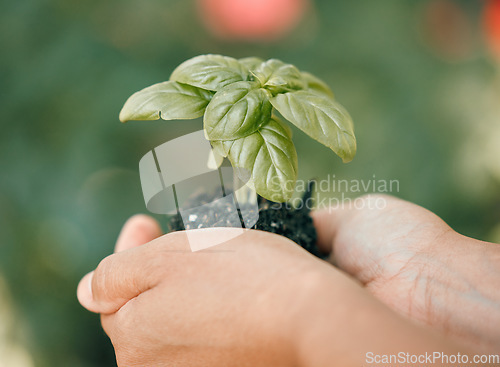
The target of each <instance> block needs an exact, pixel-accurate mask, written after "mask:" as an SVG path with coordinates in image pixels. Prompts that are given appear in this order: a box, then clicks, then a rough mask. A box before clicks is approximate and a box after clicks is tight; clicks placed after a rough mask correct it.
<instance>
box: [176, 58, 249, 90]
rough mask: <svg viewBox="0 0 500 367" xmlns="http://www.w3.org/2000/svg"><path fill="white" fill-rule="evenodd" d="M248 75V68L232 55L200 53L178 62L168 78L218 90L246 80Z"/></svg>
mask: <svg viewBox="0 0 500 367" xmlns="http://www.w3.org/2000/svg"><path fill="white" fill-rule="evenodd" d="M249 76H250V75H249V70H248V69H247V68H246V67H245V66H244V65H243V64H241V63H240V62H238V60H236V59H234V58H232V57H227V56H220V55H201V56H196V57H193V58H192V59H189V60H187V61H185V62H183V63H182V64H180V65H179V66H178V67H177V68H176V69H175V70H174V72H173V73H172V75H171V76H170V80H173V81H176V82H179V83H184V84H189V85H192V86H195V87H198V88H202V89H207V90H212V91H218V90H220V89H222V88H223V87H225V86H226V85H228V84H231V83H234V82H239V81H245V80H248V78H249Z"/></svg>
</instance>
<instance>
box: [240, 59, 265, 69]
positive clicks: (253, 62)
mask: <svg viewBox="0 0 500 367" xmlns="http://www.w3.org/2000/svg"><path fill="white" fill-rule="evenodd" d="M238 61H239V62H240V64H242V65H243V66H245V67H246V68H247V69H248V70H255V69H256V68H257V67H258V66H259V65H260V64H262V63H263V62H264V60H262V59H260V58H258V57H245V58H243V59H239V60H238Z"/></svg>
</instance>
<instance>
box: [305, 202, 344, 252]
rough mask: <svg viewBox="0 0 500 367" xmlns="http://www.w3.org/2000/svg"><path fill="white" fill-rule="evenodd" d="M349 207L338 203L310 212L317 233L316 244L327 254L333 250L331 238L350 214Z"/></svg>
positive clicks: (332, 238)
mask: <svg viewBox="0 0 500 367" xmlns="http://www.w3.org/2000/svg"><path fill="white" fill-rule="evenodd" d="M350 214H351V213H350V209H348V208H346V207H343V206H342V205H339V206H338V207H335V208H334V207H331V208H327V209H321V210H317V211H314V212H312V213H311V217H312V218H313V223H314V227H315V228H316V232H317V235H318V238H317V242H316V243H317V245H318V247H319V249H320V250H321V252H323V253H326V254H329V253H331V252H332V250H333V240H334V238H335V236H336V234H337V233H338V231H339V229H340V228H341V226H342V223H343V222H345V221H346V219H347V217H348V216H350Z"/></svg>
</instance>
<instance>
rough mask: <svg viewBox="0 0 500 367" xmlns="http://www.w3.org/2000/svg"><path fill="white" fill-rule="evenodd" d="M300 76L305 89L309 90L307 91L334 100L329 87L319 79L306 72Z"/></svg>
mask: <svg viewBox="0 0 500 367" xmlns="http://www.w3.org/2000/svg"><path fill="white" fill-rule="evenodd" d="M301 74H302V78H303V79H304V81H305V82H306V83H307V88H309V90H311V91H313V92H316V93H319V94H324V95H325V96H327V97H329V98H335V96H334V94H333V92H332V90H331V89H330V87H329V86H328V85H327V84H326V83H325V82H324V81H322V80H321V79H320V78H318V77H317V76H315V75H313V74H311V73H308V72H306V71H304V72H302V73H301Z"/></svg>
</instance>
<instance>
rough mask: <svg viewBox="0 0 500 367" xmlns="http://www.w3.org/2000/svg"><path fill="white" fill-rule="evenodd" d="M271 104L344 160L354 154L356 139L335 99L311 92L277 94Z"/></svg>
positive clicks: (352, 128) (344, 113)
mask: <svg viewBox="0 0 500 367" xmlns="http://www.w3.org/2000/svg"><path fill="white" fill-rule="evenodd" d="M271 103H272V105H273V106H274V107H275V108H276V109H277V110H278V111H279V112H280V113H281V115H282V116H283V117H284V118H286V119H287V120H288V121H290V122H291V123H293V124H294V125H295V126H297V127H298V128H299V129H301V130H302V131H304V132H305V133H306V134H307V135H309V136H310V137H311V138H313V139H315V140H317V141H319V142H320V143H322V144H324V145H326V146H327V147H329V148H330V149H332V150H333V151H334V152H335V153H336V154H337V155H338V156H339V157H340V158H342V160H343V161H344V162H349V161H351V160H352V159H353V158H354V155H355V154H356V138H355V137H354V127H353V123H352V119H351V117H350V116H349V113H348V112H347V111H346V110H345V109H344V107H342V106H341V105H340V104H339V103H337V102H336V101H334V100H332V99H329V98H326V97H323V96H320V95H318V94H316V93H314V92H310V91H297V92H293V93H286V94H278V95H277V96H276V97H273V98H271Z"/></svg>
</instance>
